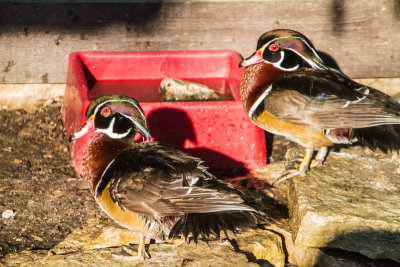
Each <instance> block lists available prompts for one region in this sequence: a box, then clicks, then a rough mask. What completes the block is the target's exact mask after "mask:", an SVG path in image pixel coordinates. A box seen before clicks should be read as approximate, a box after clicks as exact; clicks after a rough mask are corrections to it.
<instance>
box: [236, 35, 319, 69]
mask: <svg viewBox="0 0 400 267" xmlns="http://www.w3.org/2000/svg"><path fill="white" fill-rule="evenodd" d="M262 62H264V63H267V64H271V65H273V66H274V67H276V68H279V69H281V70H282V71H295V70H297V69H299V68H300V67H302V66H305V67H311V68H315V69H326V67H325V65H324V63H323V61H322V60H321V58H320V57H319V56H318V54H317V52H316V51H315V48H314V46H313V45H312V43H311V42H310V40H309V39H308V38H307V37H305V36H304V35H303V34H301V33H299V32H297V31H293V30H288V29H277V30H272V31H269V32H266V33H264V34H263V35H261V37H260V38H259V39H258V42H257V49H256V52H255V53H254V54H253V55H252V56H250V57H249V58H247V59H245V60H243V61H242V62H241V64H240V66H242V67H247V66H250V65H254V64H257V63H262Z"/></svg>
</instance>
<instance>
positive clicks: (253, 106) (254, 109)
mask: <svg viewBox="0 0 400 267" xmlns="http://www.w3.org/2000/svg"><path fill="white" fill-rule="evenodd" d="M271 90H272V85H270V86H269V87H268V88H267V90H265V91H264V92H263V93H262V94H261V95H260V96H259V97H258V98H257V100H256V102H254V104H253V105H252V106H251V108H250V110H249V117H250V118H252V117H253V114H254V112H255V111H256V109H257V107H258V106H259V105H260V104H261V102H262V101H264V99H265V98H266V97H267V96H268V95H269V93H270V92H271Z"/></svg>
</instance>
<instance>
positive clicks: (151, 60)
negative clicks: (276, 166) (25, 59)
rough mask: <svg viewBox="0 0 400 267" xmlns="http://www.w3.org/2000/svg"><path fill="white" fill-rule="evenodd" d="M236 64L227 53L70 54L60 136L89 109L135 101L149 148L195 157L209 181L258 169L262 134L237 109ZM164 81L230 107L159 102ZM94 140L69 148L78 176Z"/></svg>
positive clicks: (83, 140)
mask: <svg viewBox="0 0 400 267" xmlns="http://www.w3.org/2000/svg"><path fill="white" fill-rule="evenodd" d="M240 60H241V57H240V55H239V54H238V53H236V52H234V51H227V50H223V51H166V52H76V53H71V55H70V57H69V66H68V76H67V83H66V89H65V97H64V103H63V109H62V112H63V121H64V127H65V129H66V133H67V136H70V135H72V134H73V133H74V132H75V131H76V130H77V129H79V127H80V126H81V125H82V124H83V123H84V121H85V111H86V108H87V107H88V105H89V103H90V101H92V100H93V99H94V98H96V97H98V96H102V95H110V94H120V95H126V96H130V97H133V98H135V99H136V100H138V101H139V103H140V105H141V106H142V107H143V110H144V112H145V114H146V117H147V119H148V123H149V128H150V132H151V134H152V136H153V138H154V139H155V140H158V141H161V142H164V143H168V144H171V145H173V146H175V147H177V148H179V149H182V150H184V151H187V152H188V153H190V154H192V155H194V156H197V157H200V158H201V159H202V160H204V161H205V164H206V165H208V166H209V167H210V168H211V170H212V171H213V172H214V173H216V174H220V173H223V172H229V171H232V170H236V169H240V168H245V169H247V170H252V169H255V168H257V167H260V166H263V165H265V164H266V151H265V137H264V131H263V130H262V129H259V128H258V127H256V126H255V125H254V124H253V123H252V122H251V121H250V120H249V119H248V117H247V115H246V114H245V113H244V111H243V108H242V103H241V101H238V100H239V99H240V96H239V85H240V80H241V77H242V74H243V70H242V69H239V67H238V64H239V62H240ZM164 78H176V79H182V80H187V81H193V82H198V83H202V84H205V85H207V86H208V87H210V88H212V89H214V90H216V91H217V92H218V93H220V94H223V95H227V96H232V98H233V99H235V101H216V102H214V101H210V102H161V99H162V96H161V95H160V89H159V88H160V82H161V80H162V79H164ZM95 135H96V133H92V134H89V135H87V136H85V137H82V138H80V139H78V140H76V141H74V142H72V143H71V144H70V152H71V157H72V161H73V163H74V166H75V170H76V172H77V173H78V174H81V172H82V166H81V161H82V157H83V152H84V149H85V148H86V146H87V145H88V144H89V143H90V141H91V139H92V138H93V137H94V136H95Z"/></svg>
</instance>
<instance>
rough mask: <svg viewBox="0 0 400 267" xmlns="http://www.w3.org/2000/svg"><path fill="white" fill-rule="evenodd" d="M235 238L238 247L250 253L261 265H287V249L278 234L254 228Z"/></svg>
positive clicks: (278, 266)
mask: <svg viewBox="0 0 400 267" xmlns="http://www.w3.org/2000/svg"><path fill="white" fill-rule="evenodd" d="M235 240H236V242H237V247H236V248H237V249H239V250H240V251H245V252H246V253H249V254H250V255H251V256H252V257H254V258H255V259H256V262H257V263H260V265H261V264H262V266H268V264H269V266H275V267H284V266H285V258H286V255H285V249H284V247H283V245H282V238H281V236H279V235H278V234H276V233H274V232H271V231H268V230H253V231H248V232H246V233H243V234H241V235H238V236H237V237H235ZM267 263H268V264H267Z"/></svg>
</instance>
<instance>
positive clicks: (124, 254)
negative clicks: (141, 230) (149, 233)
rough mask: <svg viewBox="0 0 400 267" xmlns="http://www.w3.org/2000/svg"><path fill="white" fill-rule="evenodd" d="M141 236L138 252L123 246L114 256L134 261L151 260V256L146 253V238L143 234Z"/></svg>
mask: <svg viewBox="0 0 400 267" xmlns="http://www.w3.org/2000/svg"><path fill="white" fill-rule="evenodd" d="M139 236H140V239H139V245H138V248H137V250H135V249H134V248H133V247H130V246H122V248H121V249H120V250H117V251H115V252H113V253H112V255H113V256H114V257H116V258H120V259H124V260H132V261H133V260H145V259H149V258H150V256H149V255H148V254H147V253H146V247H145V241H146V237H145V236H144V235H142V234H140V235H139Z"/></svg>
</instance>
